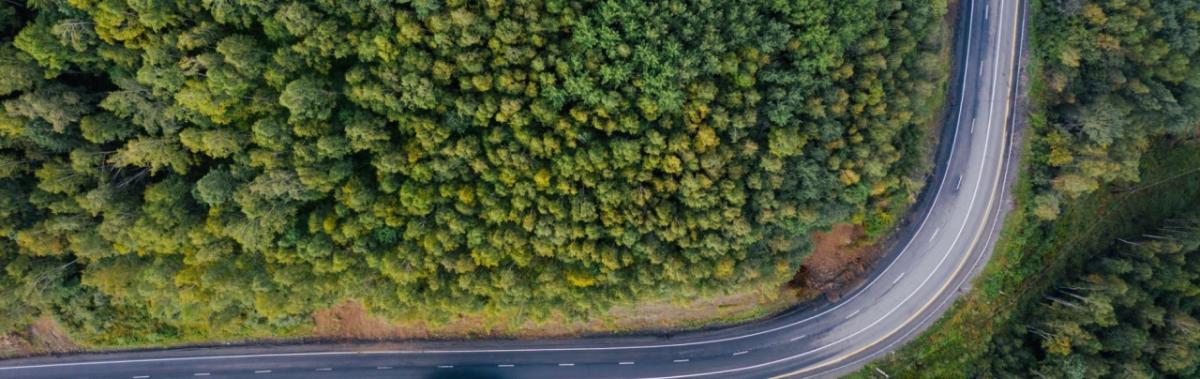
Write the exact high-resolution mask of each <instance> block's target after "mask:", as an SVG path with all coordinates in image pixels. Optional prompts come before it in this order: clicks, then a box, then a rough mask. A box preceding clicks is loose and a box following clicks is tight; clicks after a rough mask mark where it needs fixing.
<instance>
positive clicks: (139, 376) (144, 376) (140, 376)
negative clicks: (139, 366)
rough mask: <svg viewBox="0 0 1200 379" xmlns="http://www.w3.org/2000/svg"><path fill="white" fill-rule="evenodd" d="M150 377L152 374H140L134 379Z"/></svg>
mask: <svg viewBox="0 0 1200 379" xmlns="http://www.w3.org/2000/svg"><path fill="white" fill-rule="evenodd" d="M149 377H150V375H138V376H135V377H133V379H146V378H149Z"/></svg>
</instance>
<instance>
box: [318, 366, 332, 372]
mask: <svg viewBox="0 0 1200 379" xmlns="http://www.w3.org/2000/svg"><path fill="white" fill-rule="evenodd" d="M317 371H333V368H330V367H322V368H319V369H317Z"/></svg>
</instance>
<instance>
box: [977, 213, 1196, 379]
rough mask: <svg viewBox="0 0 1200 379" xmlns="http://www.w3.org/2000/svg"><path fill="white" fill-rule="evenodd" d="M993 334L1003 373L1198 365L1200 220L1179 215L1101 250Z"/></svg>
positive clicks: (1073, 373) (1113, 373) (1174, 373)
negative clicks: (1010, 328) (1013, 322)
mask: <svg viewBox="0 0 1200 379" xmlns="http://www.w3.org/2000/svg"><path fill="white" fill-rule="evenodd" d="M1043 297H1044V301H1043V303H1042V304H1041V305H1040V306H1038V307H1037V310H1036V311H1031V312H1028V314H1027V315H1026V316H1025V317H1024V318H1022V319H1019V320H1018V323H1017V324H1016V325H1015V326H1014V328H1013V332H1011V333H1007V334H1003V335H1001V336H1000V337H999V338H997V339H996V340H994V341H993V342H992V344H993V347H992V354H991V355H990V356H989V359H988V362H987V365H986V366H985V367H987V366H990V367H991V370H992V373H991V374H992V376H995V377H999V378H1030V377H1044V378H1164V377H1175V378H1185V377H1195V376H1196V375H1197V374H1200V222H1198V221H1197V220H1195V219H1191V218H1188V219H1181V220H1175V221H1174V222H1172V223H1171V224H1168V225H1166V226H1164V227H1163V228H1162V229H1160V230H1156V231H1154V232H1153V233H1148V234H1146V235H1145V236H1144V237H1143V238H1140V239H1138V241H1137V242H1133V241H1120V242H1116V245H1114V246H1113V247H1112V248H1110V249H1109V251H1107V252H1104V253H1100V254H1096V255H1095V257H1093V258H1092V259H1090V263H1089V264H1088V265H1087V267H1086V268H1085V269H1084V270H1082V272H1079V273H1078V274H1077V275H1076V276H1075V277H1073V278H1070V279H1066V280H1063V282H1062V283H1060V285H1058V286H1057V288H1056V289H1055V290H1054V291H1052V292H1050V293H1047V294H1044V296H1043Z"/></svg>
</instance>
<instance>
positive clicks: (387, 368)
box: [375, 366, 392, 370]
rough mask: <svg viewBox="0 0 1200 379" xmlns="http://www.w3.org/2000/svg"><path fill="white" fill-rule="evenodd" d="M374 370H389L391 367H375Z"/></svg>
mask: <svg viewBox="0 0 1200 379" xmlns="http://www.w3.org/2000/svg"><path fill="white" fill-rule="evenodd" d="M375 369H376V370H391V369H392V367H391V366H379V367H376V368H375Z"/></svg>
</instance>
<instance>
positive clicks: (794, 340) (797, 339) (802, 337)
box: [789, 334, 808, 342]
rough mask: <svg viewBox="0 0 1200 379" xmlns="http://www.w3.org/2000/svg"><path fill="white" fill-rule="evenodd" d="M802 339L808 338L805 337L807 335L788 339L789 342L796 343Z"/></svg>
mask: <svg viewBox="0 0 1200 379" xmlns="http://www.w3.org/2000/svg"><path fill="white" fill-rule="evenodd" d="M804 337H808V335H807V334H802V335H800V336H799V337H796V338H792V339H790V340H789V341H792V342H796V341H799V340H802V339H804Z"/></svg>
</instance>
